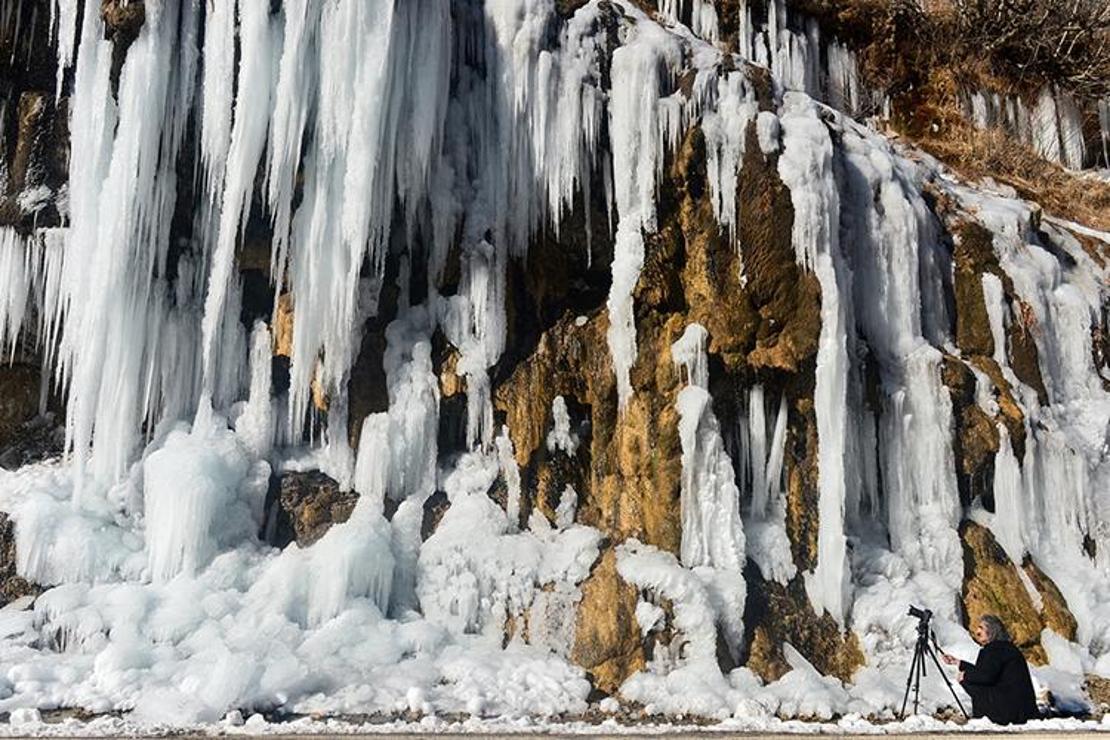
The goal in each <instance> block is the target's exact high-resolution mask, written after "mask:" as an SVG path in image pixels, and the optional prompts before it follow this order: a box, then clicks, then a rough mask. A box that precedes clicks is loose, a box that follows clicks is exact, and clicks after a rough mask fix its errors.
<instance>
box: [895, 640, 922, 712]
mask: <svg viewBox="0 0 1110 740" xmlns="http://www.w3.org/2000/svg"><path fill="white" fill-rule="evenodd" d="M920 658H921V656H920V654H919V653H918V651H917V649H916V648H915V649H914V651H913V660H912V661H911V662H910V675H908V676H907V677H906V692H905V693H904V694H902V711H900V712H899V713H898V719H900V720H902V719H905V718H906V702H907V701H909V699H910V684H912V683H913V679H914V678H915V677H916V676H917V662H918V660H919V659H920Z"/></svg>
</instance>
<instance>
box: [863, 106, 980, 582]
mask: <svg viewBox="0 0 1110 740" xmlns="http://www.w3.org/2000/svg"><path fill="white" fill-rule="evenodd" d="M843 146H844V152H845V158H844V162H845V166H844V172H845V180H846V188H845V197H844V206H845V212H846V213H848V214H850V215H849V217H848V222H849V225H850V231H849V236H850V239H849V241H848V242H847V244H850V245H851V258H852V265H853V268H854V269H853V273H852V281H853V282H852V285H853V289H854V290H853V298H854V306H855V315H856V317H857V322H858V324H859V328H860V333H861V336H862V338H863V340H864V341H866V345H867V347H868V349H869V350H870V352H871V353H872V356H873V358H874V360H875V363H876V365H877V367H878V371H879V374H880V378H881V380H882V386H883V388H884V391H885V393H886V394H887V397H886V399H885V403H884V405H883V408H882V411H881V414H880V419H879V424H878V435H877V440H876V441H877V447H878V454H879V465H880V469H881V472H882V480H883V484H884V485H883V489H884V490H883V500H884V502H885V504H886V515H887V527H888V530H889V533H890V538H891V546H892V548H893V549H894V551H895V552H897V553H899V554H900V555H902V556H903V557H904V558H905V559H906V560H907V562H909V563H910V564H911V566H912V567H913V568H914V569H915V570H927V571H931V572H934V573H938V574H941V575H942V576H943V577H944V578H945V579H946V581H947V582H948V584H949V586H950V587H951V588H952V589H953V590H955V589H957V588H959V585H960V580H959V574H960V573H961V572H962V570H961V563H962V561H963V554H962V550H961V547H960V543H959V540H958V538H957V535H956V526H957V524H958V523H959V518H960V504H959V497H958V494H957V487H956V468H955V458H954V455H953V452H952V447H951V442H950V439H951V434H952V432H951V430H952V428H953V420H952V411H951V402H950V400H949V392H948V389H947V388H945V386H944V385H943V383H942V382H941V377H940V363H941V359H942V358H941V355H940V352H938V351H937V350H936V349H935V348H934V347H932V346H930V345H929V343H928V342H927V341H926V339H925V338H924V336H923V335H922V334H923V321H922V315H923V310H924V304H925V303H926V301H925V300H924V297H923V295H922V290H921V289H920V287H919V286H920V284H921V282H922V281H923V280H925V279H926V277H925V273H923V271H922V264H923V263H924V257H923V256H922V253H927V252H930V251H933V250H936V249H938V248H939V247H938V245H937V244H936V243H935V242H933V241H932V238H933V237H932V235H933V229H932V223H931V221H930V219H931V218H932V217H931V215H930V213H929V211H928V208H927V207H926V206H925V204H924V202H923V201H922V200H921V198H920V196H919V195H918V194H917V193H916V191H915V190H914V189H913V188H912V185H911V183H910V182H908V181H907V180H906V179H904V178H905V175H904V173H902V172H901V171H900V170H899V167H898V163H897V162H896V160H895V159H894V157H893V155H892V154H891V153H890V152H889V150H888V149H887V148H886V146H885V144H884V143H883V142H881V141H880V140H879V139H878V138H877V137H876V136H875V135H874V134H871V133H868V132H866V131H865V130H863V129H862V128H858V127H856V126H850V127H849V129H848V130H846V131H845V132H844V136H843ZM887 389H889V390H887ZM865 454H867V450H866V449H864V448H863V446H862V445H860V449H859V450H857V455H859V456H860V457H862V456H863V455H865Z"/></svg>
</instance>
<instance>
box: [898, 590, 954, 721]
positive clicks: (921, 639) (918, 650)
mask: <svg viewBox="0 0 1110 740" xmlns="http://www.w3.org/2000/svg"><path fill="white" fill-rule="evenodd" d="M912 613H913V612H911V614H912ZM915 616H916V615H915ZM931 616H932V613H931V612H928V611H926V612H925V613H924V615H923V616H922V617H918V622H917V644H916V645H915V646H914V649H913V661H912V662H911V663H910V675H909V676H908V677H907V678H906V693H905V694H904V695H903V696H902V711H901V712H900V713H899V714H898V719H900V720H901V719H905V718H906V702H908V701H909V698H910V686H911V684H912V686H913V713H914V714H917V705H918V700H919V699H920V697H921V677H922V676H924V675H925V656H926V655H927V656H929V657H930V658H932V659H933V663H934V664H935V665H936V667H937V671H938V672H939V673H940V677H941V678H943V679H944V685H945V686H947V687H948V690H949V691H950V692H952V698H953V699H955V700H956V706H958V707H959V708H960V711H961V712H963V715H964V717H965V718H968V715H967V711H966V710H965V709H964V705H963V703H962V702H961V701H960V697H958V696H956V689H954V688H952V682H951V681H949V680H948V676H947V675H946V674H945V673H944V669H943V668H942V667H941V665H940V661H939V660H937V653H936V650H935V649H934V648H933V646H932V645H930V644H929V617H931ZM933 641H934V642H936V637H934V638H933ZM969 719H970V718H969Z"/></svg>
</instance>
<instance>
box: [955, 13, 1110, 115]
mask: <svg viewBox="0 0 1110 740" xmlns="http://www.w3.org/2000/svg"><path fill="white" fill-rule="evenodd" d="M949 1H950V2H951V4H952V8H953V11H954V12H953V18H954V23H955V31H956V33H957V34H958V39H959V43H958V44H957V45H958V46H963V47H965V48H967V49H968V50H969V51H970V50H974V49H979V50H981V51H980V53H983V54H986V55H987V56H988V57H989V58H990V60H991V62H992V63H993V65H994V66H996V67H1003V68H1008V70H1012V71H1014V72H1016V73H1017V75H1018V77H1019V78H1021V79H1031V80H1037V81H1041V80H1045V81H1052V82H1057V83H1060V84H1062V85H1064V86H1065V87H1068V88H1069V89H1071V90H1073V91H1074V92H1076V93H1078V94H1080V95H1085V96H1092V97H1093V96H1100V95H1105V94H1108V93H1110V2H1107V0H949Z"/></svg>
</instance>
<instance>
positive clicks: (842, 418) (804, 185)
mask: <svg viewBox="0 0 1110 740" xmlns="http://www.w3.org/2000/svg"><path fill="white" fill-rule="evenodd" d="M780 119H781V122H782V131H783V153H782V156H781V157H780V158H779V176H780V177H781V178H782V181H783V183H784V184H785V185H786V187H787V188H789V189H790V197H791V201H792V203H793V205H794V226H793V244H794V252H795V257H796V260H797V262H798V264H800V265H801V266H803V267H804V268H807V269H812V270H813V271H814V272H815V273H816V275H817V279H818V281H819V282H820V285H821V336H820V340H819V343H818V350H817V384H816V390H815V392H814V405H815V406H816V412H817V438H818V450H819V452H818V468H819V473H818V483H819V487H820V496H819V499H818V512H817V516H818V522H819V523H820V524H819V530H818V534H817V551H818V555H817V567H816V568H815V569H814V571H813V572H812V573H809V574H806V592H807V593H808V594H809V598H810V601H811V602H812V603H813V605H814V607H815V608H816V609H817V610H818V611H821V610H824V611H827V612H828V613H830V614H831V615H832V616H833V618H834V619H836V620H837V622H838V623H840V624H844V622H845V616H846V613H847V610H848V607H849V603H848V602H849V601H850V594H849V582H850V574H849V572H848V558H847V553H846V546H847V542H846V539H845V536H844V509H845V499H846V496H847V492H846V490H845V489H846V485H847V482H846V477H845V459H844V453H845V435H846V432H847V425H848V419H847V413H846V401H845V399H846V396H847V380H848V379H847V374H848V356H847V347H846V344H845V339H844V337H845V333H846V329H845V323H846V314H847V311H846V308H845V305H844V303H843V302H842V298H841V296H846V294H847V292H848V291H847V290H846V289H845V286H844V285H843V284H842V280H843V279H844V278H843V277H842V276H843V275H845V272H846V271H845V270H844V269H843V268H840V269H838V267H837V265H838V263H839V261H840V253H839V244H838V233H839V223H838V219H839V207H840V205H839V195H838V192H837V188H836V183H835V180H834V179H833V172H832V141H831V140H830V138H829V133H828V130H827V129H826V128H825V125H824V124H823V123H822V122H821V120H820V119H819V118H818V116H817V107H816V105H815V104H814V103H813V101H812V100H811V99H809V98H808V97H806V96H804V95H801V94H798V93H787V94H786V96H785V98H784V100H783V110H782V114H781V115H780Z"/></svg>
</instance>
